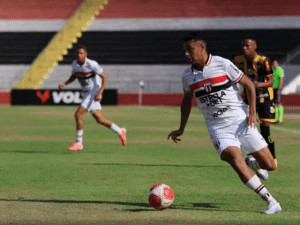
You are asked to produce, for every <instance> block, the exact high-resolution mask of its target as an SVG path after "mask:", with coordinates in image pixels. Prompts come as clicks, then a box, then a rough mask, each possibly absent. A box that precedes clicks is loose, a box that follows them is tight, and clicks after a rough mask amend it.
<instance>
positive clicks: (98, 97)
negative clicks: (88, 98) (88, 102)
mask: <svg viewBox="0 0 300 225" xmlns="http://www.w3.org/2000/svg"><path fill="white" fill-rule="evenodd" d="M101 99H102V94H97V95H96V97H95V99H94V100H95V101H96V102H97V101H101Z"/></svg>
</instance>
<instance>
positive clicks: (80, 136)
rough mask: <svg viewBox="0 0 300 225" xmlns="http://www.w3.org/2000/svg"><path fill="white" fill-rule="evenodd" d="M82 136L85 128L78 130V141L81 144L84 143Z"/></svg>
mask: <svg viewBox="0 0 300 225" xmlns="http://www.w3.org/2000/svg"><path fill="white" fill-rule="evenodd" d="M82 136H83V130H78V131H77V132H76V142H78V143H79V144H82Z"/></svg>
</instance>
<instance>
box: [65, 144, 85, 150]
mask: <svg viewBox="0 0 300 225" xmlns="http://www.w3.org/2000/svg"><path fill="white" fill-rule="evenodd" d="M82 149H83V144H80V143H78V142H75V143H74V144H73V145H72V146H71V147H70V148H68V150H69V151H80V150H82Z"/></svg>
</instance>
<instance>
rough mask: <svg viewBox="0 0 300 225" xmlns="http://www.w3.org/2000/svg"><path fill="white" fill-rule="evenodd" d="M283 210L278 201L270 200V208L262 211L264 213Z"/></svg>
mask: <svg viewBox="0 0 300 225" xmlns="http://www.w3.org/2000/svg"><path fill="white" fill-rule="evenodd" d="M280 212H282V208H281V206H280V204H279V203H278V202H276V201H275V202H270V204H269V206H268V209H267V210H265V211H262V213H265V214H275V213H280Z"/></svg>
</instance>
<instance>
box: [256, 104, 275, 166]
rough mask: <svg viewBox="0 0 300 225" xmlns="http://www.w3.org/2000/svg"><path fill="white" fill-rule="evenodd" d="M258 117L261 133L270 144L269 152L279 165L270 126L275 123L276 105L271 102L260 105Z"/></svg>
mask: <svg viewBox="0 0 300 225" xmlns="http://www.w3.org/2000/svg"><path fill="white" fill-rule="evenodd" d="M258 116H259V118H260V120H261V122H262V123H261V124H260V133H261V135H262V136H263V138H264V139H265V141H266V142H267V144H268V147H269V150H270V152H271V154H272V156H273V157H274V160H275V163H276V164H278V162H277V159H276V154H275V142H274V139H273V137H272V136H271V133H270V125H271V124H272V123H275V122H276V120H275V105H274V103H273V101H271V100H265V102H264V103H262V104H259V111H258Z"/></svg>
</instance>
